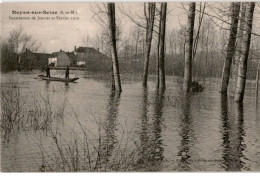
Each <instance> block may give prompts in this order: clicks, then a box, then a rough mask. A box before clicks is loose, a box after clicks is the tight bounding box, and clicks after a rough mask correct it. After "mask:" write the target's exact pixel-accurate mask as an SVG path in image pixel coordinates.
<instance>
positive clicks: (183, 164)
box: [177, 94, 193, 171]
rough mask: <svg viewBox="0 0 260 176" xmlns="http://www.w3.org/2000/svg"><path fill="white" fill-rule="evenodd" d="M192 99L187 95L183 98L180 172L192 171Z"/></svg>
mask: <svg viewBox="0 0 260 176" xmlns="http://www.w3.org/2000/svg"><path fill="white" fill-rule="evenodd" d="M191 101H192V99H191V97H190V96H189V95H188V94H186V95H184V96H183V100H182V107H181V111H182V113H181V117H180V119H181V124H180V126H181V132H180V136H181V145H180V146H179V151H178V156H180V157H181V159H180V161H179V164H178V168H177V169H178V170H180V171H190V170H191V168H190V164H191V163H190V160H189V159H190V158H191V151H190V149H191V140H192V139H191V138H192V134H193V132H192V117H191Z"/></svg>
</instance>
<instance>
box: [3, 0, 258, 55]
mask: <svg viewBox="0 0 260 176" xmlns="http://www.w3.org/2000/svg"><path fill="white" fill-rule="evenodd" d="M197 4H198V3H197ZM0 5H1V8H0V15H1V16H2V20H1V22H2V25H1V30H2V31H1V34H2V35H1V37H2V38H3V39H4V38H6V37H8V35H9V32H10V31H12V30H13V29H17V28H19V27H22V28H23V29H24V31H25V32H26V33H27V34H30V35H32V36H33V38H34V39H37V40H38V41H40V43H41V48H40V51H42V52H47V53H52V52H56V51H59V50H60V49H62V50H64V51H72V50H73V49H74V46H77V47H78V46H84V44H83V41H82V38H83V37H84V36H86V35H89V36H90V38H94V37H95V35H96V34H97V32H98V31H100V28H101V26H100V24H99V23H97V22H96V21H95V19H94V18H93V11H92V10H91V7H94V8H95V7H96V6H100V5H101V3H87V2H86V3H2V4H0ZM227 5H228V6H229V3H227ZM197 6H198V5H197ZM119 7H124V8H125V9H126V10H127V11H129V12H130V13H131V14H132V15H133V16H137V15H138V14H139V15H141V16H142V15H143V3H142V2H135V3H133V2H130V3H116V14H117V16H118V18H119V19H120V21H121V24H122V28H123V29H122V31H123V33H124V35H128V34H129V31H130V30H131V28H133V27H134V26H135V24H134V23H132V22H131V21H130V20H129V19H128V18H127V17H125V16H124V15H122V14H121V13H120V12H119V9H118V8H119ZM167 9H168V12H169V15H168V16H167V25H166V29H167V30H168V31H170V30H173V29H174V28H175V29H178V28H179V27H180V24H181V25H185V24H186V19H187V15H186V11H185V10H184V9H183V6H182V4H181V3H179V2H169V3H168V7H167ZM43 10H46V11H57V12H58V13H59V12H60V11H63V12H67V11H69V12H70V11H76V12H77V14H76V15H73V14H68V15H62V14H57V15H55V14H54V15H46V14H44V15H43V14H41V15H32V14H23V15H18V14H12V11H16V12H23V11H30V12H31V11H43ZM19 16H20V17H32V16H36V17H37V16H41V17H56V16H61V17H64V16H66V17H78V18H79V19H78V20H56V19H55V20H38V21H37V20H13V19H12V20H11V19H10V17H12V18H13V17H19ZM258 16H259V14H258ZM257 26H259V23H258V25H257Z"/></svg>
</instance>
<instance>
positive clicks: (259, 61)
mask: <svg viewBox="0 0 260 176" xmlns="http://www.w3.org/2000/svg"><path fill="white" fill-rule="evenodd" d="M259 74H260V59H259V60H258V66H257V71H256V89H255V91H256V97H258V86H259Z"/></svg>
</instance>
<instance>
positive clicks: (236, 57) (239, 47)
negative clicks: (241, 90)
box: [233, 3, 246, 92]
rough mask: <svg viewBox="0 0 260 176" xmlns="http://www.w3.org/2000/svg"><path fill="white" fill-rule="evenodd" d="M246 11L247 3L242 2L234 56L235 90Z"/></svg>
mask: <svg viewBox="0 0 260 176" xmlns="http://www.w3.org/2000/svg"><path fill="white" fill-rule="evenodd" d="M245 12H246V4H245V3H242V4H241V17H240V20H239V23H240V24H239V31H238V34H237V39H238V41H237V46H236V51H235V57H234V67H233V79H234V82H233V85H234V92H235V90H236V84H237V74H238V73H237V72H238V64H239V58H240V57H241V44H242V42H243V37H244V35H243V34H244V30H245V28H244V23H245Z"/></svg>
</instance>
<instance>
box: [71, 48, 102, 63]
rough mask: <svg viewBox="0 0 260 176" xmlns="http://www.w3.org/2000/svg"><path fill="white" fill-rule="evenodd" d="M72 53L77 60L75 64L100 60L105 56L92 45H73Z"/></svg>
mask: <svg viewBox="0 0 260 176" xmlns="http://www.w3.org/2000/svg"><path fill="white" fill-rule="evenodd" d="M74 54H75V57H76V60H77V65H78V66H82V65H84V66H85V65H89V64H91V63H92V62H102V61H103V60H104V59H106V58H107V57H106V56H105V55H103V54H102V53H101V52H99V49H95V48H92V47H78V48H77V47H76V46H75V47H74Z"/></svg>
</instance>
